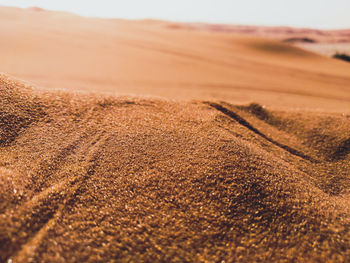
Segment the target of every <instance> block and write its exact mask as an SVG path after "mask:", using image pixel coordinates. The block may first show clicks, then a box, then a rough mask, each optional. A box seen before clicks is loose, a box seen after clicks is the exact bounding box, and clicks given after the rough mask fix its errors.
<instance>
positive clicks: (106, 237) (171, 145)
mask: <svg viewBox="0 0 350 263" xmlns="http://www.w3.org/2000/svg"><path fill="white" fill-rule="evenodd" d="M0 96H1V98H2V100H1V102H0V103H1V112H0V126H1V131H2V134H1V137H0V138H1V144H0V153H1V156H3V158H2V159H1V160H0V191H1V193H3V194H2V195H1V198H2V200H1V207H0V260H1V261H4V262H5V261H6V260H9V259H10V260H12V262H48V261H49V262H62V261H66V262H82V261H85V262H86V261H87V262H96V261H97V262H102V261H103V262H105V261H113V260H115V261H130V260H131V261H151V260H153V261H174V262H176V261H215V262H218V261H226V262H237V261H238V262H247V261H249V262H251V261H270V262H271V261H275V262H277V261H278V262H281V261H288V262H292V261H298V262H320V261H321V262H325V261H327V262H329V261H333V262H346V261H348V260H349V259H350V254H349V251H350V250H349V238H350V234H349V229H350V228H349V226H350V225H349V212H350V211H349V197H350V195H349V186H350V181H349V171H350V169H349V168H350V167H349V166H350V162H349V161H350V154H349V152H350V150H349V149H350V147H349V143H348V141H349V138H350V133H349V131H350V129H349V128H350V127H349V126H350V123H349V118H350V116H349V115H342V114H335V113H310V112H304V111H298V112H295V111H292V112H290V111H271V110H269V109H268V108H264V107H262V106H260V105H259V104H250V105H248V106H243V105H238V106H235V105H232V104H230V103H226V102H220V101H199V100H197V101H191V102H181V101H172V100H165V99H160V98H151V97H135V96H133V97H130V96H128V97H125V96H124V97H118V96H111V95H101V94H100V95H99V94H86V93H80V92H67V91H65V92H62V91H48V90H46V91H44V90H42V89H36V88H34V87H27V86H26V85H24V84H22V83H21V82H19V81H16V80H13V79H11V78H8V77H7V76H5V75H2V76H1V78H0ZM329 123H332V128H331V129H329ZM291 149H293V150H291ZM301 153H302V154H301Z"/></svg>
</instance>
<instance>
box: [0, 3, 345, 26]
mask: <svg viewBox="0 0 350 263" xmlns="http://www.w3.org/2000/svg"><path fill="white" fill-rule="evenodd" d="M0 5H8V6H18V7H32V6H38V7H41V8H45V9H50V10H64V11H70V12H73V13H77V14H80V15H84V16H95V17H116V18H131V19H141V18H154V19H163V20H174V21H195V22H209V23H230V24H247V25H272V26H277V25H286V26H295V27H312V28H322V29H333V28H350V0H85V1H83V0H55V1H54V0H0Z"/></svg>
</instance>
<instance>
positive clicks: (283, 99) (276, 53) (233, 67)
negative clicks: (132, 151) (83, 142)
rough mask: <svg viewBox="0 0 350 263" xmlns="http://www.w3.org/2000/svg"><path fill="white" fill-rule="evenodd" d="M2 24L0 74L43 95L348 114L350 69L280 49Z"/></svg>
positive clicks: (115, 22)
mask: <svg viewBox="0 0 350 263" xmlns="http://www.w3.org/2000/svg"><path fill="white" fill-rule="evenodd" d="M0 22H1V23H0V37H1V39H3V40H4V41H1V42H0V56H1V58H2V59H1V61H0V70H1V71H2V72H5V73H6V74H9V75H11V76H15V77H17V78H20V79H23V80H25V81H30V82H32V83H33V85H35V86H37V87H42V88H43V89H67V90H73V91H74V90H84V91H95V92H110V93H114V94H123V95H131V94H134V95H145V94H147V95H151V96H159V97H163V98H167V99H180V100H188V99H199V100H212V99H215V100H224V101H227V102H229V103H232V104H248V103H250V102H253V101H256V100H257V98H258V100H259V101H258V102H259V103H260V104H262V105H266V106H268V107H270V108H275V109H280V108H285V109H288V108H300V109H304V110H313V111H320V112H322V111H327V112H331V111H332V112H338V113H339V112H340V113H349V112H350V103H349V100H350V97H349V94H350V91H349V89H350V77H349V72H350V64H349V63H346V62H343V61H339V60H335V59H331V58H327V57H324V56H321V55H318V54H316V53H312V52H309V51H306V50H303V49H301V48H299V47H295V46H293V45H290V44H288V43H283V42H281V41H276V40H272V39H266V38H259V37H257V36H245V35H235V34H231V33H212V32H203V31H201V30H173V29H171V28H168V27H167V26H166V25H167V23H168V22H163V21H128V20H120V19H96V18H85V17H79V16H76V15H73V14H66V13H61V12H49V11H47V12H36V11H31V10H28V9H16V8H5V7H1V8H0ZM34 62H35V63H34Z"/></svg>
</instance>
